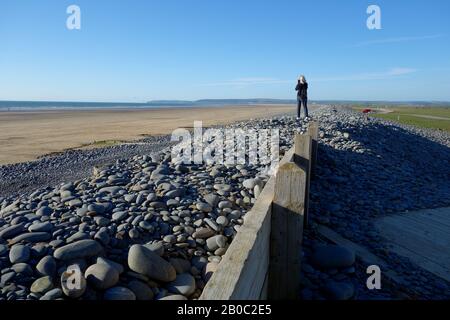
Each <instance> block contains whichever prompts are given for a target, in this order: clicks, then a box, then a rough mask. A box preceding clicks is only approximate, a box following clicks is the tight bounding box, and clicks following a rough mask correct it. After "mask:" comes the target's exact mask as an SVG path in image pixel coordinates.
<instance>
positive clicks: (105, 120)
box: [0, 105, 295, 165]
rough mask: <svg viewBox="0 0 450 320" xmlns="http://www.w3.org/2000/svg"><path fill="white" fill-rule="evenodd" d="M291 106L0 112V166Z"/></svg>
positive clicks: (289, 109) (282, 110)
mask: <svg viewBox="0 0 450 320" xmlns="http://www.w3.org/2000/svg"><path fill="white" fill-rule="evenodd" d="M294 110H295V107H294V106H291V105H263V106H262V105H258V106H229V107H201V108H170V109H168V108H166V109H163V108H160V109H131V110H130V109H127V110H125V109H107V110H104V109H103V110H99V109H97V110H56V111H13V112H11V111H10V112H0V165H4V164H10V163H19V162H25V161H31V160H35V159H37V158H38V157H39V156H43V155H48V154H51V153H57V152H62V151H64V150H67V149H77V148H90V147H104V146H105V145H109V144H114V143H117V142H122V141H133V140H138V139H140V138H143V137H144V136H150V135H161V134H170V133H171V132H172V131H173V130H174V129H176V128H180V127H182V128H190V127H192V126H193V124H194V121H203V125H204V126H211V125H218V124H227V123H231V122H235V121H239V120H245V119H250V118H258V117H266V116H273V115H277V114H283V113H286V112H293V111H294Z"/></svg>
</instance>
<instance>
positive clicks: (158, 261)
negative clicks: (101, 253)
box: [128, 244, 176, 282]
mask: <svg viewBox="0 0 450 320" xmlns="http://www.w3.org/2000/svg"><path fill="white" fill-rule="evenodd" d="M128 266H129V268H130V269H131V270H132V271H135V272H137V273H140V274H143V275H146V276H148V277H149V278H151V279H154V280H159V281H163V282H170V281H173V280H175V278H176V271H175V268H174V267H173V266H172V265H171V264H170V263H169V262H167V261H166V260H164V259H163V258H161V257H160V256H159V255H157V254H156V253H154V252H153V251H152V250H150V249H149V248H147V247H145V246H142V245H139V244H135V245H133V246H131V248H130V251H129V252H128Z"/></svg>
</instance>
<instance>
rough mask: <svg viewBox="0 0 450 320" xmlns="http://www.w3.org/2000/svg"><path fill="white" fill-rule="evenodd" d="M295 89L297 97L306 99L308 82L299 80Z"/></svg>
mask: <svg viewBox="0 0 450 320" xmlns="http://www.w3.org/2000/svg"><path fill="white" fill-rule="evenodd" d="M295 90H297V97H299V98H303V99H307V98H308V83H307V82H305V83H301V82H300V81H299V82H298V83H297V86H296V87H295Z"/></svg>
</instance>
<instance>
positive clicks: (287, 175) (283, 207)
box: [268, 162, 306, 300]
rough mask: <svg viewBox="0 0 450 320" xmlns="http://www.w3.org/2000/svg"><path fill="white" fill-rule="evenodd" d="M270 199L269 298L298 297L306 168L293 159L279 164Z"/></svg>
mask: <svg viewBox="0 0 450 320" xmlns="http://www.w3.org/2000/svg"><path fill="white" fill-rule="evenodd" d="M275 181H276V182H275V193H274V199H273V203H272V218H271V219H272V226H271V227H272V230H271V243H270V265H269V292H268V297H269V299H274V300H280V299H297V298H298V295H299V292H298V288H299V284H300V269H301V265H300V262H301V244H302V240H303V218H304V217H303V213H304V201H305V191H306V172H305V171H304V170H303V169H302V168H300V167H299V166H297V165H296V164H295V163H292V162H291V163H286V164H283V165H282V166H280V168H279V169H278V172H277V176H276V180H275Z"/></svg>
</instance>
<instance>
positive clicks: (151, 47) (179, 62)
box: [0, 0, 450, 102]
mask: <svg viewBox="0 0 450 320" xmlns="http://www.w3.org/2000/svg"><path fill="white" fill-rule="evenodd" d="M72 4H75V5H78V6H79V7H80V9H81V30H68V29H67V28H66V19H67V17H68V16H69V15H68V14H67V13H66V9H67V7H68V6H69V5H72ZM371 4H376V5H378V6H379V7H380V8H381V26H382V29H381V30H369V29H368V28H367V26H366V20H367V18H368V16H369V15H368V14H367V13H366V9H367V7H368V6H369V5H371ZM449 16H450V1H448V0H395V1H393V0H373V1H365V0H346V1H338V0H328V1H326V0H314V1H309V0H308V1H306V0H292V1H288V0H145V1H144V0H129V1H120V0H108V1H106V0H95V1H92V0H71V1H66V0H35V1H17V0H2V1H1V2H0V100H55V101H61V100H66V101H67V100H70V101H122V102H125V101H133V102H143V101H148V100H153V99H158V100H159V99H187V100H192V99H203V98H295V91H294V90H293V89H294V88H293V87H294V86H295V82H296V79H297V77H298V76H299V75H300V74H305V75H306V78H307V80H308V81H309V83H310V92H309V95H310V98H311V99H317V100H320V99H352V100H435V101H436V100H440V101H443V100H445V101H450V41H449V40H450V18H449Z"/></svg>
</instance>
